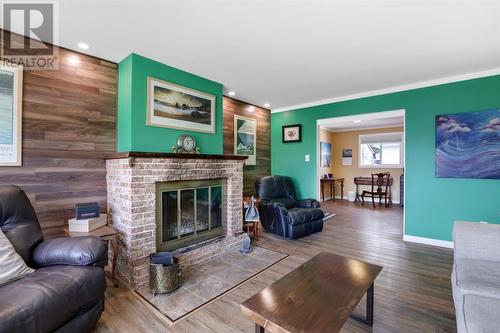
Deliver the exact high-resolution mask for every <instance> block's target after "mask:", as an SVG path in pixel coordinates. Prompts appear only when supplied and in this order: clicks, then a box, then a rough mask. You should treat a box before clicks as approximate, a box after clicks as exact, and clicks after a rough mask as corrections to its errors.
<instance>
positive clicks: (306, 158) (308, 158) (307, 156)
mask: <svg viewBox="0 0 500 333" xmlns="http://www.w3.org/2000/svg"><path fill="white" fill-rule="evenodd" d="M305 160H306V162H310V161H311V156H310V155H309V154H306V156H305Z"/></svg>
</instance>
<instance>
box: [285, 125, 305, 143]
mask: <svg viewBox="0 0 500 333" xmlns="http://www.w3.org/2000/svg"><path fill="white" fill-rule="evenodd" d="M282 135H283V140H282V141H283V143H291V142H301V141H302V124H295V125H285V126H283V128H282Z"/></svg>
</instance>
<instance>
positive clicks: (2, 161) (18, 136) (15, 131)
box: [0, 63, 23, 166]
mask: <svg viewBox="0 0 500 333" xmlns="http://www.w3.org/2000/svg"><path fill="white" fill-rule="evenodd" d="M22 101H23V68H22V67H21V66H15V65H9V64H8V63H2V64H0V166H21V165H22V156H21V152H22V149H21V148H22V124H21V123H22V119H23V118H22V107H23V104H22Z"/></svg>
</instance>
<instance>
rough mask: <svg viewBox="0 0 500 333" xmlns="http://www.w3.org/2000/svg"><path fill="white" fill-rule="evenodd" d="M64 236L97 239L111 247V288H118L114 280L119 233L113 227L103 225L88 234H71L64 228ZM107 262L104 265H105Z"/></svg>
mask: <svg viewBox="0 0 500 333" xmlns="http://www.w3.org/2000/svg"><path fill="white" fill-rule="evenodd" d="M64 236H65V237H88V236H92V237H99V238H100V239H102V240H103V241H105V242H107V243H108V244H109V245H111V250H112V251H113V257H112V260H111V282H112V283H113V286H114V287H115V288H116V287H118V280H117V279H116V278H115V270H116V259H117V258H118V249H119V247H118V237H119V236H120V232H119V231H118V230H117V229H115V228H114V227H113V226H110V225H105V226H103V227H100V228H97V229H95V230H92V231H89V232H73V231H69V229H68V228H64ZM107 263H108V262H107V261H106V262H105V263H104V265H107Z"/></svg>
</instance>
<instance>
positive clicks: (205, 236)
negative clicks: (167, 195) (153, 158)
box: [155, 178, 227, 251]
mask: <svg viewBox="0 0 500 333" xmlns="http://www.w3.org/2000/svg"><path fill="white" fill-rule="evenodd" d="M155 185H156V250H157V251H174V250H177V249H179V248H183V247H186V246H189V245H194V244H196V243H200V242H203V241H206V240H209V239H212V238H217V237H219V236H223V235H225V229H226V226H225V225H226V223H225V205H226V188H227V185H226V179H224V178H215V179H206V180H181V181H167V182H157V183H156V184H155ZM212 187H221V191H222V193H221V221H220V222H221V224H220V226H216V227H215V228H212V227H211V225H212V223H211V209H210V205H211V200H210V199H211V198H210V196H211V188H212ZM198 188H208V193H209V194H208V195H209V200H208V202H209V209H208V212H209V230H208V231H203V232H201V233H198V230H197V229H198V227H197V226H198V224H197V219H196V217H197V214H196V207H197V202H196V189H198ZM183 190H195V191H194V193H195V195H194V212H195V214H194V215H195V220H194V225H195V228H194V233H193V234H191V235H187V236H183V235H181V233H180V232H178V235H177V239H173V240H167V241H163V236H162V235H163V203H162V193H163V192H172V191H177V207H178V208H177V228H178V230H180V227H181V226H180V224H181V209H180V205H181V195H180V193H181V191H183Z"/></svg>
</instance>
